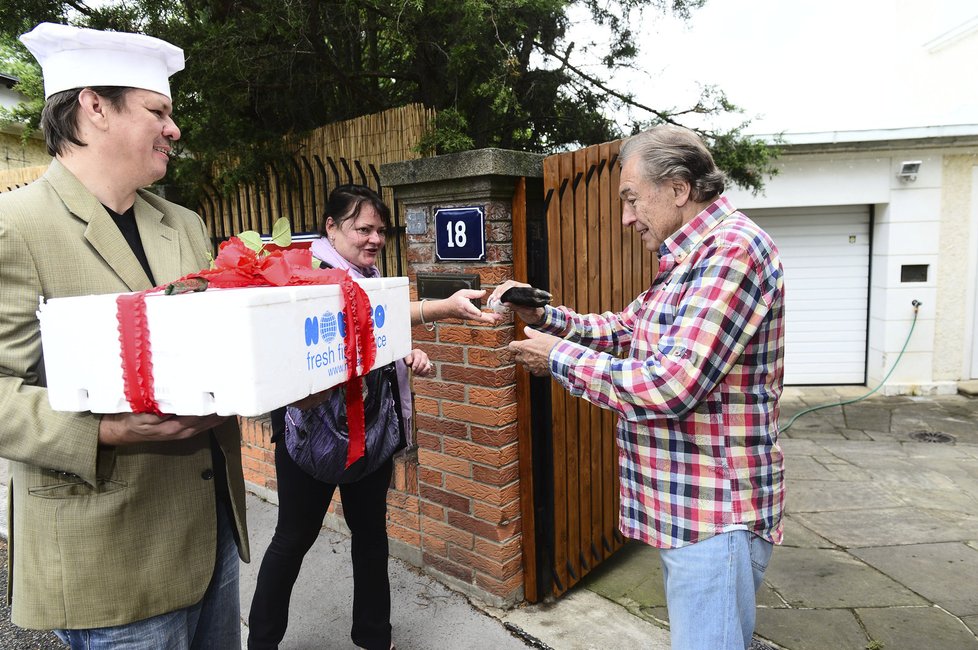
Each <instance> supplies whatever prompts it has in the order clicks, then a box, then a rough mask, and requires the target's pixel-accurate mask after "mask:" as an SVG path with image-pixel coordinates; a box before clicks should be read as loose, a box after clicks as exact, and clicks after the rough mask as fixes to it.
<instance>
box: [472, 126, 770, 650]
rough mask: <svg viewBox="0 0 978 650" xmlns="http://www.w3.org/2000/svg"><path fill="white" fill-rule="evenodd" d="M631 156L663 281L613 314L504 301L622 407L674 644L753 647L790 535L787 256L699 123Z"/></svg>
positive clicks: (530, 356) (537, 357)
mask: <svg viewBox="0 0 978 650" xmlns="http://www.w3.org/2000/svg"><path fill="white" fill-rule="evenodd" d="M619 161H620V164H621V180H620V184H619V194H620V195H621V199H622V208H623V209H622V224H623V225H625V226H633V227H634V228H635V231H636V232H637V233H638V234H639V235H640V237H641V238H642V241H643V243H644V244H645V247H646V248H647V249H648V250H649V251H652V252H656V253H657V254H658V256H659V268H658V273H657V274H656V276H655V279H654V280H653V282H652V286H651V287H650V288H649V289H648V290H647V291H645V292H644V293H642V294H641V295H640V296H638V298H636V300H635V301H634V302H632V304H631V305H629V306H628V307H627V308H626V309H625V310H624V311H622V312H620V313H617V314H616V313H611V312H606V313H603V314H600V315H599V314H588V315H581V314H577V313H575V312H573V311H572V310H570V309H568V308H566V307H552V306H549V305H548V306H546V307H543V308H536V309H532V308H526V307H520V306H517V305H508V306H510V307H511V308H512V309H513V310H515V311H516V312H517V313H518V314H519V315H520V316H521V317H522V318H523V320H524V321H525V322H527V323H531V324H532V328H530V327H528V328H526V333H527V337H528V338H527V339H526V340H524V341H516V342H513V343H511V344H510V349H511V350H513V352H514V356H515V359H516V361H518V362H520V363H522V364H524V365H525V366H526V367H527V368H528V369H529V371H530V372H532V373H533V374H535V375H541V376H542V375H546V374H548V373H549V374H550V375H552V376H553V378H554V379H556V380H557V381H558V382H560V383H561V384H562V385H563V386H564V387H565V388H567V390H568V391H569V392H570V393H571V394H572V395H575V396H578V397H583V398H584V399H586V400H588V401H590V402H592V403H594V404H598V405H599V406H602V407H605V408H608V409H611V410H613V411H615V412H617V413H618V414H619V416H620V419H619V425H618V445H619V466H620V479H621V513H620V514H621V516H620V527H621V531H622V533H623V534H624V535H625V536H626V537H630V538H633V539H636V540H639V541H642V542H645V543H646V544H651V545H653V546H656V547H658V548H660V549H661V558H662V565H663V574H664V577H665V589H666V600H667V604H668V609H669V623H670V630H671V636H672V647H673V648H674V649H680V648H682V649H684V650H685V649H689V650H719V649H726V648H746V647H748V646H749V645H750V640H751V637H752V636H753V630H754V609H755V596H754V594H755V591H756V589H757V587H759V586H760V583H761V580H762V578H763V576H764V570H765V569H766V567H767V564H768V560H769V559H770V556H771V550H772V548H773V544H777V543H780V542H781V535H782V523H781V514H782V509H783V505H784V463H783V457H782V453H781V448H780V446H779V444H778V424H777V421H778V400H779V399H780V397H781V391H782V384H783V348H784V285H783V271H782V268H781V260H780V257H779V255H778V250H777V248H776V247H775V246H774V243H773V242H772V241H771V238H770V237H768V235H767V234H766V233H765V232H764V231H763V230H761V229H760V228H759V227H758V226H757V224H755V223H754V222H753V221H751V220H750V219H748V218H747V217H746V216H744V215H743V214H741V213H740V212H737V211H736V210H735V209H734V208H733V206H732V205H731V204H730V203H729V202H728V201H727V199H726V198H724V197H723V196H721V193H722V192H723V189H724V180H725V179H724V174H723V172H721V171H720V170H718V169H717V167H716V165H715V164H714V161H713V158H712V156H711V155H710V153H709V151H708V150H707V148H706V146H705V145H704V144H703V142H702V140H700V138H699V137H698V136H697V135H696V134H695V133H693V132H692V131H690V130H688V129H684V128H681V127H675V126H659V127H655V128H653V129H651V130H650V131H646V132H644V133H640V134H638V135H636V136H634V137H632V138H629V139H628V140H627V141H626V142H625V143H624V145H623V146H622V149H621V153H620V155H619ZM516 284H517V283H515V282H512V281H510V282H507V283H505V284H503V285H501V286H500V287H498V288H497V289H496V290H495V292H494V293H493V295H492V296H491V297H490V300H498V298H499V297H500V296H501V295H502V293H503V292H504V291H505V290H506V289H508V288H509V287H511V286H514V285H516Z"/></svg>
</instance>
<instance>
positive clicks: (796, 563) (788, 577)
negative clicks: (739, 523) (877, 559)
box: [764, 546, 926, 609]
mask: <svg viewBox="0 0 978 650" xmlns="http://www.w3.org/2000/svg"><path fill="white" fill-rule="evenodd" d="M764 582H766V583H767V584H768V585H770V586H771V587H772V588H773V589H774V590H775V591H777V592H778V594H779V595H780V596H781V597H782V598H783V599H784V600H785V602H786V603H787V604H788V605H790V606H791V607H793V608H825V609H837V608H843V607H894V606H902V605H923V604H926V603H925V601H924V600H923V599H922V598H921V597H920V596H918V595H916V594H914V593H913V592H912V591H910V590H909V589H907V588H906V587H904V586H903V585H901V584H900V583H898V582H896V581H895V580H893V579H891V578H890V577H888V576H886V575H884V574H883V573H880V572H879V571H877V570H876V569H874V568H872V567H871V566H869V565H867V564H865V563H863V562H861V561H859V560H857V559H856V558H854V557H852V556H851V555H849V554H847V553H845V552H844V551H838V550H832V549H800V548H792V547H789V546H782V547H780V548H777V549H775V551H774V553H773V554H772V556H771V563H770V564H769V565H768V569H767V572H766V573H765V575H764Z"/></svg>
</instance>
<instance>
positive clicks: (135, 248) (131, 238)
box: [102, 205, 156, 287]
mask: <svg viewBox="0 0 978 650" xmlns="http://www.w3.org/2000/svg"><path fill="white" fill-rule="evenodd" d="M102 207H103V208H105V211H106V212H108V213H109V216H110V217H112V221H115V225H117V226H118V227H119V231H120V232H122V236H123V237H125V238H126V242H127V243H128V244H129V248H131V249H132V252H133V254H134V255H135V256H136V259H137V260H139V264H140V265H141V266H142V267H143V270H144V271H146V277H148V278H149V283H150V284H151V285H153V286H154V287H155V286H156V280H154V279H153V272H152V271H151V270H150V268H149V260H148V259H147V258H146V251H145V250H144V249H143V240H141V239H140V238H139V229H138V228H137V227H136V210H135V208H134V206H129V209H128V210H126V211H125V212H123V213H122V214H119V213H118V212H115V211H114V210H111V209H109V208H107V207H106V206H105V205H103V206H102Z"/></svg>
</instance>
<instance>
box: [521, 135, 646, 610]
mask: <svg viewBox="0 0 978 650" xmlns="http://www.w3.org/2000/svg"><path fill="white" fill-rule="evenodd" d="M620 145H621V141H616V142H612V143H605V144H600V145H594V146H591V147H587V148H585V149H581V150H578V151H574V152H569V153H564V154H558V155H555V156H550V157H548V158H546V159H545V160H544V162H543V192H544V205H545V223H546V230H545V233H546V238H547V268H546V269H545V271H541V270H537V271H534V269H533V268H528V269H527V271H526V275H525V276H524V277H526V279H527V280H528V281H530V282H531V283H534V284H535V283H536V282H541V281H544V280H548V281H549V289H550V291H551V292H552V293H553V295H554V304H560V305H567V306H568V307H571V308H573V309H574V310H575V311H577V312H580V313H592V312H597V313H600V312H604V311H621V310H622V309H623V308H624V307H625V306H626V305H627V304H628V303H629V302H631V301H632V300H633V299H634V298H635V297H636V296H637V295H638V294H639V293H641V292H642V291H644V290H645V289H647V288H648V286H649V284H651V281H652V275H653V272H654V261H653V256H652V255H651V254H650V253H649V252H648V251H646V250H645V248H644V246H643V245H642V242H641V240H640V238H638V237H636V236H634V234H633V230H632V229H631V228H622V224H621V203H620V200H619V197H618V178H619V166H618V150H619V147H620ZM514 225H515V224H514ZM531 225H532V224H531ZM521 231H524V229H521V228H518V227H517V228H514V232H521ZM529 232H530V234H529V235H528V239H529V240H530V241H529V242H528V243H530V244H531V247H532V237H533V233H532V228H530V229H529ZM514 244H516V242H514ZM514 248H517V246H514ZM520 248H521V247H520ZM530 265H531V266H532V259H531V260H530ZM519 267H520V265H519V263H517V274H518V275H520V270H521V269H520V268H519ZM537 286H546V285H545V284H538V285H537ZM520 338H522V333H521V332H520ZM524 381H525V382H528V383H529V384H530V387H529V390H528V391H527V392H528V393H530V394H529V399H523V400H521V403H522V404H523V405H524V407H523V408H525V409H526V411H527V412H525V413H523V414H521V418H523V419H524V422H525V423H527V426H526V429H532V431H531V432H530V434H529V436H528V439H529V440H531V441H532V446H533V449H532V455H533V458H534V460H533V467H534V472H533V476H532V483H533V488H532V489H533V492H534V495H535V496H534V502H535V507H534V509H533V514H532V519H533V521H532V522H529V521H527V520H526V519H524V523H525V526H524V535H526V533H527V532H529V533H530V535H529V536H528V537H529V540H530V545H531V546H532V548H527V547H526V544H524V557H525V558H526V560H525V565H526V567H527V569H528V570H527V571H526V575H527V584H526V589H525V593H526V597H527V599H528V600H530V601H538V600H541V599H543V598H546V597H547V596H555V597H556V596H560V595H561V594H563V593H564V592H566V591H567V590H568V589H569V588H570V587H572V586H573V585H575V584H576V583H577V582H579V581H580V580H581V578H583V577H584V576H585V575H587V573H588V572H590V571H591V570H593V569H594V568H595V567H596V566H597V565H598V564H600V563H601V562H602V561H604V560H605V559H607V558H608V557H609V556H610V555H611V554H612V553H614V552H615V551H617V550H618V549H619V548H621V546H622V544H623V539H622V537H621V534H620V533H619V532H618V506H619V493H618V450H617V444H616V441H615V428H616V422H617V416H616V415H615V414H614V413H612V412H610V411H608V410H605V409H601V408H598V407H596V406H593V405H591V404H590V403H588V402H586V401H584V400H582V399H578V398H574V397H571V396H570V395H568V394H567V392H566V391H565V390H564V389H563V388H562V387H560V386H559V385H558V384H557V383H556V382H553V381H551V380H545V381H543V382H542V383H538V384H534V383H533V380H532V379H529V378H524ZM548 402H549V404H550V411H549V418H548V417H546V416H544V417H541V414H540V411H541V410H544V409H545V406H544V408H541V406H543V405H546V404H547V403H548ZM531 404H532V405H533V406H532V407H531V406H530V405H531ZM542 428H548V429H549V431H541V430H540V429H542ZM526 478H530V477H526ZM526 514H527V511H526V509H524V517H525V516H526ZM528 529H529V530H528ZM531 583H532V584H531Z"/></svg>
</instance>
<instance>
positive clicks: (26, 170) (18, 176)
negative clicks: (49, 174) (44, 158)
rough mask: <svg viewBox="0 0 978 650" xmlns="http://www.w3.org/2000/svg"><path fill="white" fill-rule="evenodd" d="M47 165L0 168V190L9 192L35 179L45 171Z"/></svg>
mask: <svg viewBox="0 0 978 650" xmlns="http://www.w3.org/2000/svg"><path fill="white" fill-rule="evenodd" d="M47 169H48V166H47V165H39V166H37V167H20V168H15V169H0V192H9V191H11V190H16V189H17V188H18V187H23V186H24V185H27V184H28V183H30V182H32V181H35V180H37V179H38V178H40V177H41V176H42V175H44V172H45V171H47Z"/></svg>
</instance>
